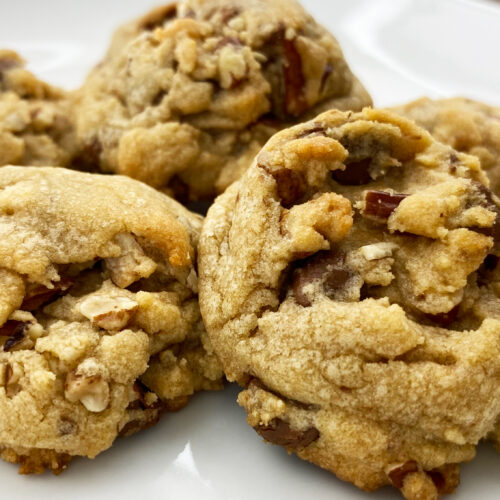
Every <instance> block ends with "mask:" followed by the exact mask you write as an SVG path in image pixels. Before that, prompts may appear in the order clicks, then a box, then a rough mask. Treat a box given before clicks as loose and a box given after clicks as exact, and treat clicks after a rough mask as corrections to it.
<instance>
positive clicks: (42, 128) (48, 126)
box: [0, 50, 76, 166]
mask: <svg viewBox="0 0 500 500" xmlns="http://www.w3.org/2000/svg"><path fill="white" fill-rule="evenodd" d="M70 116H71V114H70V108H69V104H68V100H67V98H66V94H65V93H64V92H63V91H62V90H60V89H57V88H54V87H52V86H50V85H48V84H47V83H44V82H41V81H40V80H37V79H36V77H35V76H34V75H33V74H32V73H30V72H29V71H28V70H26V69H25V67H24V61H23V60H22V59H21V57H20V56H19V55H18V54H16V53H15V52H13V51H11V50H0V166H2V165H9V164H13V165H37V166H38V165H52V166H67V165H68V164H69V163H70V161H71V159H72V157H73V155H74V153H75V148H76V136H75V133H74V128H73V124H72V119H71V117H70Z"/></svg>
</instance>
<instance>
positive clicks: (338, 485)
mask: <svg viewBox="0 0 500 500" xmlns="http://www.w3.org/2000/svg"><path fill="white" fill-rule="evenodd" d="M157 3H158V2H154V1H151V0H78V1H76V0H15V1H14V0H1V2H0V47H2V48H14V49H16V50H18V51H19V52H20V53H21V54H22V55H23V56H24V57H25V58H26V59H28V61H29V67H30V69H32V70H33V71H34V72H35V73H36V74H37V75H38V76H40V77H42V78H44V79H46V80H48V81H50V82H51V83H55V84H58V85H61V86H64V87H65V88H68V89H71V88H75V87H77V86H78V85H80V84H81V82H82V81H83V78H84V76H85V74H86V72H87V71H88V70H89V69H90V68H91V67H92V65H93V64H95V63H96V62H97V61H98V60H99V58H100V57H101V55H102V54H103V52H104V50H105V48H106V46H107V44H108V41H109V38H110V36H111V32H112V30H113V29H114V27H116V25H118V24H119V23H121V22H123V21H126V20H128V19H130V18H132V17H134V16H136V15H139V14H141V13H144V12H146V10H147V9H148V8H149V7H150V6H153V5H156V4H157ZM303 4H304V5H305V6H306V7H307V8H308V10H310V11H311V12H312V13H313V14H314V15H315V16H316V17H317V19H318V20H320V21H321V22H322V24H324V25H326V26H327V27H328V28H330V30H331V31H332V32H333V33H334V34H335V35H336V36H337V38H338V39H339V41H340V42H341V45H342V47H343V49H344V52H345V54H346V57H347V60H348V61H349V63H350V65H351V67H352V68H353V70H354V71H355V73H356V74H357V75H358V76H359V77H360V78H361V80H362V81H363V83H365V85H366V87H367V88H368V90H369V91H370V92H371V94H372V96H373V98H374V101H375V104H376V105H379V106H385V105H390V104H397V103H400V102H404V101H406V100H409V99H413V98H416V97H419V96H420V95H430V96H433V97H439V96H452V95H467V96H469V97H473V98H476V99H481V100H484V101H486V102H490V103H492V104H496V105H500V2H494V1H488V0H477V1H475V0H376V1H375V0H304V1H303ZM236 394H237V388H235V387H232V386H229V387H228V388H227V390H226V391H224V392H220V393H206V394H200V395H197V396H195V397H194V398H193V400H192V402H191V403H190V405H188V407H187V408H186V409H184V410H183V411H181V412H180V413H177V414H167V415H165V417H164V418H163V420H162V421H161V422H160V424H159V425H158V426H156V427H155V428H153V429H151V430H149V431H145V432H143V433H141V434H139V435H136V436H134V437H131V438H127V439H120V440H118V441H117V443H116V444H115V445H114V446H113V448H112V449H111V450H109V451H107V452H105V453H103V454H102V455H100V456H99V457H98V458H97V459H95V460H93V461H91V460H85V459H76V460H74V462H73V463H72V464H71V466H70V467H69V469H68V470H67V471H66V472H64V473H63V474H62V475H61V476H59V477H54V476H52V475H50V474H45V475H44V476H40V477H23V476H17V474H16V468H15V467H14V466H11V465H8V464H5V463H0V484H1V485H2V486H1V488H0V499H4V498H5V499H9V500H21V499H22V500H27V499H30V500H31V499H41V500H45V499H47V500H49V499H50V500H59V499H61V500H63V499H64V500H68V499H71V500H79V499H82V500H83V499H90V498H91V499H93V500H101V499H102V500H104V499H106V500H113V499H123V498H126V499H129V498H130V499H132V498H133V499H137V500H140V499H143V498H148V499H151V500H153V499H176V500H177V499H179V500H184V499H194V498H198V499H209V500H211V499H214V500H215V499H217V500H226V499H227V500H253V499H259V500H261V499H262V500H265V499H268V498H273V500H285V499H286V500H302V499H304V500H327V499H328V500H356V499H365V500H367V499H369V498H372V499H374V500H381V499H389V500H391V499H393V500H395V499H397V498H400V496H399V494H398V493H397V492H395V491H393V490H392V489H390V488H384V489H382V490H380V491H379V492H377V493H373V494H370V495H367V494H365V493H363V492H360V491H359V490H357V489H355V488H354V487H353V486H351V485H349V484H345V483H342V482H340V481H338V480H337V479H336V478H335V477H334V476H332V475H331V474H329V473H327V472H325V471H322V470H320V469H319V468H316V467H314V466H312V465H310V464H308V463H305V462H302V461H300V460H298V459H297V458H295V457H289V456H287V454H286V452H285V451H284V450H283V449H281V448H278V447H274V446H271V445H265V444H263V443H262V440H261V439H260V437H259V436H257V434H256V433H255V432H254V431H253V430H252V429H251V428H250V427H248V425H247V424H246V422H245V415H244V412H243V410H242V409H240V408H239V407H238V406H237V404H236V403H235V399H236ZM0 418H1V416H0ZM478 455H479V456H478V458H477V459H476V460H475V461H473V462H472V463H471V464H467V465H465V466H463V467H462V486H461V487H460V489H459V492H458V494H457V495H455V497H454V498H455V499H456V500H470V499H471V498H474V499H475V500H498V499H499V498H500V474H499V471H500V455H499V454H497V453H496V452H495V451H494V450H493V448H492V447H491V446H490V445H488V444H484V445H482V446H481V447H480V450H479V454H478Z"/></svg>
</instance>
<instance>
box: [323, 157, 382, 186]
mask: <svg viewBox="0 0 500 500" xmlns="http://www.w3.org/2000/svg"><path fill="white" fill-rule="evenodd" d="M371 163H372V161H371V158H364V159H362V160H359V161H349V160H348V161H346V164H345V169H344V170H333V171H332V174H331V175H332V177H333V179H334V180H335V181H337V182H338V183H339V184H341V185H342V186H362V185H363V184H368V183H369V182H371V180H372V178H371V175H370V166H371Z"/></svg>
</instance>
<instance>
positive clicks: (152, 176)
mask: <svg viewBox="0 0 500 500" xmlns="http://www.w3.org/2000/svg"><path fill="white" fill-rule="evenodd" d="M370 103H371V99H370V97H369V96H368V94H367V92H366V91H365V90H364V88H363V87H362V85H361V84H360V83H359V81H358V80H357V79H356V77H355V76H354V75H353V74H352V73H351V71H350V69H349V67H348V65H347V63H346V61H345V60H344V57H343V54H342V51H341V49H340V46H339V44H338V43H337V41H336V40H335V38H333V36H332V35H330V34H329V33H328V32H327V31H326V30H325V29H323V28H322V27H321V26H319V25H318V24H317V23H316V22H315V21H314V19H313V18H312V17H311V16H310V15H309V14H307V13H306V12H305V11H304V9H303V8H302V7H301V6H300V5H299V4H298V3H297V2H296V1H295V0H229V1H228V0H185V1H181V2H179V3H178V4H170V5H167V6H164V7H160V8H158V9H155V10H154V11H152V12H150V13H149V14H148V15H146V16H145V17H143V18H141V19H138V20H136V21H133V22H132V23H130V24H127V25H125V26H123V27H122V28H121V29H119V30H118V32H117V33H116V35H115V37H114V39H113V43H112V44H111V47H110V49H109V51H108V54H107V56H106V58H105V59H104V60H103V61H102V62H101V63H100V64H99V65H98V66H97V67H96V68H95V69H94V70H93V71H92V72H91V74H90V75H89V77H88V79H87V81H86V83H85V84H84V86H83V88H82V89H81V90H80V91H79V92H78V94H77V97H76V109H77V113H76V114H77V124H78V138H79V141H80V145H81V159H82V161H83V162H84V163H85V162H86V163H87V164H89V165H95V164H99V165H100V167H101V169H102V170H103V171H105V172H115V173H120V174H124V175H128V176H131V177H134V178H137V179H139V180H142V181H144V182H146V183H148V184H150V185H152V186H154V187H156V188H161V189H168V190H169V191H170V192H171V193H173V194H174V195H175V196H176V197H177V198H179V199H183V200H186V199H199V198H211V197H213V196H214V194H215V193H216V192H217V191H218V192H221V191H223V190H224V189H225V188H226V187H227V186H228V185H229V184H230V183H231V182H232V181H234V180H236V179H237V178H239V177H240V176H241V174H242V173H243V172H244V171H245V170H246V168H247V167H248V166H249V165H250V163H251V161H252V159H253V157H254V156H255V154H256V153H257V152H258V151H259V149H260V147H261V146H262V145H263V144H264V143H265V142H266V141H267V139H268V138H269V137H270V136H271V135H272V134H273V133H274V132H276V131H277V130H278V129H280V128H282V127H283V126H284V125H285V124H286V123H290V122H298V121H302V120H303V119H305V118H306V117H307V116H314V115H315V114H317V113H318V112H319V111H320V110H323V109H330V108H333V107H336V108H339V109H361V108H362V107H363V106H367V105H369V104H370Z"/></svg>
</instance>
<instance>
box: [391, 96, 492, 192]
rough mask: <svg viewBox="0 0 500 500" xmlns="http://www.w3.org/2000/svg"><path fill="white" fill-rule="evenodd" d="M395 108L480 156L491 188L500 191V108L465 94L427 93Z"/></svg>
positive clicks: (455, 145) (438, 136)
mask: <svg viewBox="0 0 500 500" xmlns="http://www.w3.org/2000/svg"><path fill="white" fill-rule="evenodd" d="M392 109H393V111H395V112H396V113H398V114H400V115H402V116H406V117H407V118H410V119H412V120H414V121H415V122H416V123H417V124H418V125H420V126H421V127H424V128H425V129H426V130H428V131H429V132H430V133H431V134H432V135H433V136H434V137H435V138H436V139H437V140H438V141H440V142H444V143H445V144H449V145H450V146H452V147H453V148H455V149H456V150H458V151H462V152H464V153H469V154H472V155H475V156H477V157H478V158H479V159H480V160H481V166H482V167H483V169H484V170H485V172H486V174H487V175H488V178H489V180H490V189H491V190H492V191H494V192H495V193H496V194H497V195H500V108H498V107H493V106H488V105H487V104H484V103H482V102H478V101H473V100H471V99H465V98H463V97H456V98H453V99H437V100H432V99H429V98H426V97H424V98H422V99H418V100H416V101H413V102H410V103H408V104H405V105H403V106H398V107H395V108H392Z"/></svg>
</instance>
